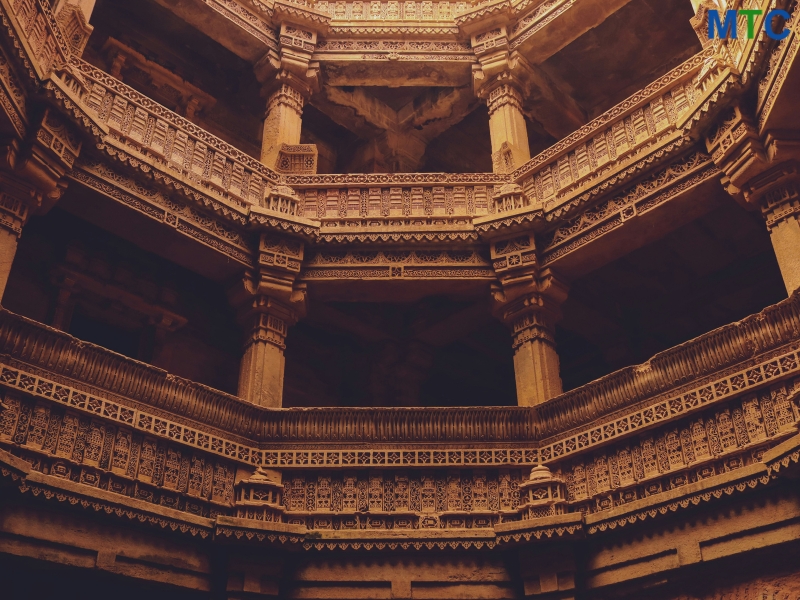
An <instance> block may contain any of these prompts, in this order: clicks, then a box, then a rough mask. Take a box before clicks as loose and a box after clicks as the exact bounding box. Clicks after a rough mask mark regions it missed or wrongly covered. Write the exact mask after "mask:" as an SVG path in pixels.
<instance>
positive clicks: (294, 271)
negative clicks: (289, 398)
mask: <svg viewBox="0 0 800 600" xmlns="http://www.w3.org/2000/svg"><path fill="white" fill-rule="evenodd" d="M302 261H303V242H302V241H300V240H299V239H295V238H289V237H283V236H279V235H276V234H273V233H263V234H261V239H260V242H259V253H258V257H257V270H255V271H253V272H248V273H246V274H245V276H244V277H243V278H242V280H241V282H240V283H239V284H237V285H236V286H234V287H233V288H232V289H231V290H230V291H229V294H228V295H229V300H230V302H231V304H232V305H233V306H234V307H235V308H236V309H237V311H238V316H239V321H240V322H241V323H242V325H243V326H244V338H245V339H244V349H243V353H242V362H241V364H240V368H239V391H238V395H239V397H241V398H243V399H244V400H247V401H248V402H252V403H253V404H258V405H259V406H267V407H270V408H279V407H280V406H282V404H283V374H284V369H285V365H286V359H285V358H284V351H285V350H286V335H287V334H288V332H289V327H291V326H292V325H294V324H295V323H296V322H297V321H298V320H299V319H300V318H302V317H303V316H304V315H305V311H306V305H305V302H306V290H305V285H304V284H298V283H295V279H296V278H297V275H298V274H299V273H300V266H301V264H302Z"/></svg>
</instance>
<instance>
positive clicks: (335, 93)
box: [325, 87, 399, 133]
mask: <svg viewBox="0 0 800 600" xmlns="http://www.w3.org/2000/svg"><path fill="white" fill-rule="evenodd" d="M325 95H326V97H327V99H328V100H329V101H330V102H332V103H334V104H338V105H339V106H343V107H345V108H349V109H351V110H352V111H353V112H354V113H355V115H356V117H357V118H360V119H363V120H364V121H365V122H367V123H369V124H370V125H372V126H374V127H377V128H378V129H381V130H384V131H385V130H390V129H397V128H398V126H399V123H398V120H397V112H395V111H394V110H392V109H391V108H390V107H389V106H387V105H386V104H384V103H383V102H381V101H380V100H378V99H377V98H374V97H372V96H370V95H369V94H368V93H367V92H366V91H365V90H364V88H355V89H354V90H353V91H352V92H348V91H346V90H344V89H343V88H340V87H327V88H326V90H325ZM354 133H355V132H354Z"/></svg>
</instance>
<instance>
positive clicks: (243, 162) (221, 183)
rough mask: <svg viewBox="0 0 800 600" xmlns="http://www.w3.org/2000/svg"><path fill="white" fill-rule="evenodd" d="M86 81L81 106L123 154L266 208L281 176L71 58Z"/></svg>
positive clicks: (222, 194)
mask: <svg viewBox="0 0 800 600" xmlns="http://www.w3.org/2000/svg"><path fill="white" fill-rule="evenodd" d="M72 64H73V66H74V67H75V68H76V69H77V70H78V72H79V73H80V74H81V76H83V77H84V78H85V82H86V88H87V91H86V92H85V94H84V97H83V101H84V103H85V104H86V106H87V107H88V109H89V110H90V112H91V113H92V114H94V115H95V116H96V117H97V119H98V121H100V122H101V123H105V124H106V125H107V126H108V128H109V131H110V133H111V136H112V137H113V138H114V139H115V140H117V141H119V142H120V144H121V147H122V148H124V149H125V150H128V151H132V152H135V153H136V154H137V155H139V156H143V157H146V159H148V160H149V161H151V162H153V163H155V165H156V166H157V167H158V168H159V169H161V170H164V171H165V172H167V173H172V174H175V175H178V176H180V177H183V178H185V179H187V180H188V181H190V182H191V183H193V184H194V185H197V186H200V187H202V188H203V189H204V190H206V191H207V192H210V193H212V194H214V195H216V196H218V197H221V198H223V199H225V200H228V201H230V202H232V203H234V204H236V205H238V206H241V207H247V206H249V205H251V204H255V205H262V204H263V203H264V201H265V199H266V198H267V196H268V194H269V184H270V183H277V182H278V179H279V176H278V174H277V173H275V172H274V171H271V170H270V169H268V168H267V167H265V166H264V165H262V164H261V163H260V162H258V161H257V160H256V159H254V158H252V157H250V156H248V155H246V154H244V153H243V152H241V151H239V150H237V149H235V148H233V147H232V146H230V145H229V144H227V143H226V142H224V141H222V140H221V139H219V138H217V137H215V136H213V135H211V134H210V133H208V132H207V131H205V130H203V129H201V128H200V127H198V126H197V125H195V124H193V123H192V122H190V121H188V120H186V119H184V118H183V117H181V116H179V115H177V114H176V113H174V112H172V111H170V110H168V109H166V108H165V107H163V106H161V105H160V104H157V103H156V102H154V101H153V100H151V99H149V98H147V97H146V96H144V95H143V94H140V93H139V92H137V91H136V90H134V89H132V88H130V87H128V86H126V85H125V84H123V83H122V82H120V81H118V80H117V79H115V78H113V77H111V76H110V75H108V74H106V73H104V72H103V71H101V70H100V69H97V68H95V67H93V66H92V65H90V64H88V63H86V62H84V61H80V60H77V59H73V62H72Z"/></svg>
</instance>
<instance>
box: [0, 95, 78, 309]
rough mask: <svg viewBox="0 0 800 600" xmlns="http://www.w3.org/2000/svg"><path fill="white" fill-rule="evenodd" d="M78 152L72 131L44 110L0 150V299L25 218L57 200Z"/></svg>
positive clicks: (53, 114) (48, 111)
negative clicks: (19, 136) (20, 135)
mask: <svg viewBox="0 0 800 600" xmlns="http://www.w3.org/2000/svg"><path fill="white" fill-rule="evenodd" d="M80 150H81V140H80V137H79V136H78V134H77V132H76V130H75V128H74V127H73V126H72V124H70V123H69V122H67V121H66V120H65V119H63V117H62V116H61V115H60V114H58V113H57V112H54V111H53V110H52V109H49V108H48V109H45V111H44V112H43V113H42V116H41V121H40V122H39V124H38V126H37V127H33V128H31V130H30V132H29V134H28V139H27V140H24V141H20V140H18V139H12V140H9V141H7V142H6V144H5V145H0V299H1V298H2V295H3V292H4V291H5V287H6V284H7V283H8V276H9V274H10V272H11V264H12V262H13V261H14V255H15V254H16V251H17V241H18V240H19V237H20V235H21V234H22V227H23V225H25V223H26V222H27V220H28V217H29V216H30V214H31V213H45V212H47V211H48V210H49V209H50V208H51V207H52V206H53V205H54V204H55V202H56V201H57V200H58V199H59V198H60V197H61V194H62V193H63V192H64V189H65V188H66V182H65V181H64V179H63V177H64V174H65V173H66V172H67V171H68V170H69V169H71V168H72V165H73V164H74V162H75V159H76V158H77V157H78V154H79V153H80Z"/></svg>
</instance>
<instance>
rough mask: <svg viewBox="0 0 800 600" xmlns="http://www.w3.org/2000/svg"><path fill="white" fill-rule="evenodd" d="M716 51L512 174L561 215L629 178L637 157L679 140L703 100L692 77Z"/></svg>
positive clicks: (537, 203)
mask: <svg viewBox="0 0 800 600" xmlns="http://www.w3.org/2000/svg"><path fill="white" fill-rule="evenodd" d="M711 55H712V52H711V51H710V50H708V51H704V52H702V53H700V54H697V55H695V56H693V57H692V58H690V59H689V60H688V61H686V62H684V63H683V64H682V65H680V66H678V67H676V68H675V69H673V70H672V71H670V72H669V73H667V74H666V75H664V76H663V77H660V78H659V79H658V80H656V81H655V82H653V83H651V84H650V85H648V86H647V87H645V88H644V89H642V90H640V91H639V92H637V93H636V94H634V95H633V96H631V97H630V98H628V99H627V100H625V101H623V102H621V103H620V104H618V105H616V106H615V107H614V108H612V109H610V110H609V111H607V112H606V113H604V114H603V115H601V116H599V117H597V118H596V119H595V120H594V121H592V122H591V123H588V124H587V125H584V126H583V127H581V128H580V129H578V130H577V131H575V132H574V133H572V134H570V135H569V136H567V137H566V138H564V139H563V140H561V141H559V142H558V143H557V144H555V145H554V146H551V147H550V148H548V149H547V150H545V151H543V152H541V153H540V154H538V155H537V156H535V157H533V158H532V159H531V160H530V161H528V162H527V163H525V164H524V165H522V166H521V167H520V168H519V169H517V170H516V171H515V172H514V173H513V174H512V179H513V181H515V182H516V183H518V184H519V185H521V186H522V187H523V189H524V190H525V193H526V194H527V196H528V197H529V198H531V200H532V205H533V206H534V207H536V208H541V209H543V210H544V211H545V213H549V214H552V215H556V216H557V215H559V214H560V213H563V212H565V211H566V210H568V209H569V207H570V205H569V204H567V203H568V202H569V200H571V199H573V198H575V197H576V196H578V195H579V194H581V193H583V192H587V191H588V190H589V189H590V188H592V187H594V186H598V185H600V184H604V185H607V183H608V180H610V179H613V178H614V177H615V176H616V177H617V178H624V177H625V171H626V169H628V168H630V167H631V166H632V165H633V164H634V163H635V162H636V161H639V160H641V159H642V158H643V157H644V156H647V155H651V154H652V153H653V152H655V151H661V152H664V148H665V147H666V146H669V145H670V144H673V145H674V144H676V142H678V143H679V140H680V139H681V137H682V132H680V131H679V130H677V129H676V126H677V124H678V123H679V120H680V118H681V117H682V116H683V115H685V114H686V113H687V112H688V111H689V110H691V108H692V107H693V105H694V104H695V103H696V102H697V100H698V99H699V95H698V93H697V91H696V89H695V86H694V84H693V82H692V80H693V78H694V77H695V76H696V75H697V74H698V73H699V72H700V70H701V69H702V67H703V63H704V61H705V60H706V59H707V58H708V57H710V56H711ZM551 218H552V217H551Z"/></svg>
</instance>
